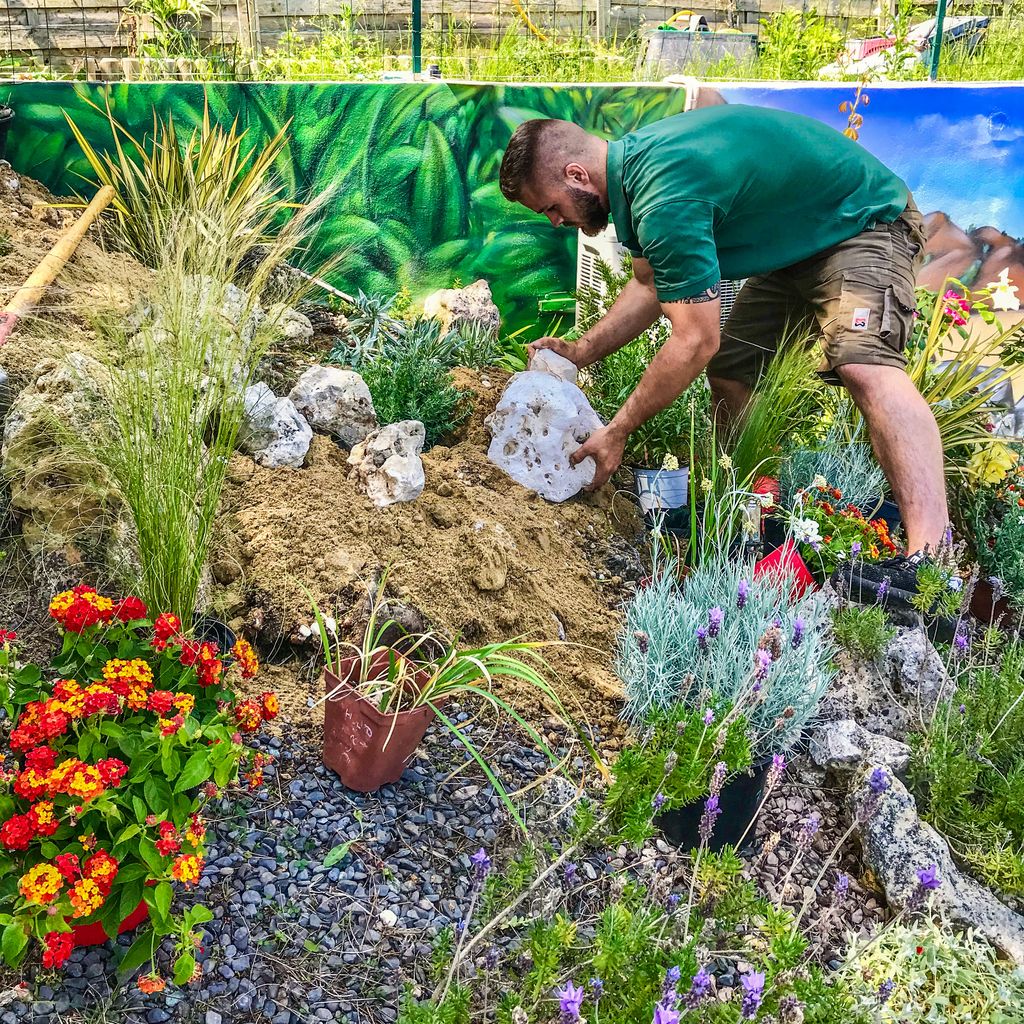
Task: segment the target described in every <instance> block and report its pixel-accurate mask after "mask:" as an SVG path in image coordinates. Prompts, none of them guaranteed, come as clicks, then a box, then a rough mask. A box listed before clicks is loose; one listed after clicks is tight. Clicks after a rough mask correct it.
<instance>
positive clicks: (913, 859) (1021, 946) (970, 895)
mask: <svg viewBox="0 0 1024 1024" xmlns="http://www.w3.org/2000/svg"><path fill="white" fill-rule="evenodd" d="M878 767H879V766H878V765H872V764H870V763H869V764H867V765H865V766H864V768H863V769H862V770H861V772H860V773H859V774H858V776H857V777H856V779H855V780H854V786H853V788H852V790H851V792H850V802H851V805H852V808H851V809H852V811H853V813H854V815H855V817H856V823H857V831H858V832H859V834H860V841H861V846H862V848H863V851H864V858H865V860H866V861H867V862H868V864H870V865H871V868H872V870H873V871H874V874H875V877H876V878H877V879H878V881H879V882H880V883H881V884H882V887H883V888H884V889H885V895H886V898H887V899H888V901H889V904H890V905H891V906H892V907H894V908H895V909H897V910H901V909H903V908H904V907H907V906H908V905H909V906H911V907H914V906H915V905H917V904H919V902H920V900H921V895H922V894H921V893H919V885H918V877H917V872H918V870H920V869H927V868H929V867H930V866H931V865H933V864H934V865H936V867H937V868H938V874H939V877H940V878H941V880H942V884H941V885H940V886H939V888H938V889H936V890H935V891H934V896H933V899H934V901H935V906H936V909H938V910H939V911H940V912H941V913H942V915H943V916H944V917H945V918H946V919H947V920H948V921H951V922H952V923H953V924H957V925H960V926H961V927H963V928H973V929H974V930H975V931H976V932H977V933H978V934H979V935H981V936H983V937H984V938H986V939H987V940H988V941H989V942H991V943H992V945H993V946H995V947H996V948H997V949H999V950H1001V951H1002V952H1003V953H1004V954H1005V955H1006V956H1008V957H1011V958H1012V959H1013V960H1015V961H1016V962H1017V964H1019V965H1021V966H1024V917H1021V916H1020V915H1019V914H1015V913H1014V912H1013V911H1012V910H1010V908H1009V907H1007V906H1006V905H1005V904H1003V903H1001V902H1000V901H999V900H998V899H996V897H995V896H994V895H993V894H992V893H991V892H989V890H988V889H986V888H985V887H984V886H983V885H980V884H979V883H978V882H976V881H974V879H973V878H970V877H968V876H967V875H965V874H963V873H962V872H961V871H960V869H959V868H958V867H957V866H956V864H955V863H954V861H953V857H952V855H951V854H950V851H949V845H948V844H947V843H946V840H945V839H943V838H942V836H940V835H939V833H938V832H936V831H935V829H933V828H932V827H931V825H929V824H928V823H927V822H924V821H922V820H921V819H920V818H919V817H918V814H917V805H916V803H915V802H914V798H913V797H912V796H911V795H910V793H909V792H908V791H907V788H906V787H905V786H904V785H903V783H902V782H900V780H899V779H896V778H893V777H892V776H889V787H888V789H886V790H885V792H883V793H881V794H876V793H874V792H872V789H871V785H870V779H871V775H872V773H873V772H874V770H875V769H876V768H878Z"/></svg>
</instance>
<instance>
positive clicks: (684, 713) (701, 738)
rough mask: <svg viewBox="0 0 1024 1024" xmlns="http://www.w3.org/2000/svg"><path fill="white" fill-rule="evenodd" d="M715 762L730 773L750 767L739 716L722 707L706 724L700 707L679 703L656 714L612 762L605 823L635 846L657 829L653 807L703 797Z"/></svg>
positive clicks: (682, 803)
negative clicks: (716, 717) (634, 740)
mask: <svg viewBox="0 0 1024 1024" xmlns="http://www.w3.org/2000/svg"><path fill="white" fill-rule="evenodd" d="M718 762H722V763H724V764H725V765H726V768H727V770H728V772H729V773H735V772H738V771H743V770H744V769H745V768H747V767H749V765H750V743H749V740H748V738H747V723H746V721H745V720H744V719H742V718H736V717H734V716H732V715H730V714H729V713H728V709H725V710H724V711H721V710H720V712H719V716H718V721H716V722H714V723H712V724H711V725H708V724H706V723H705V721H704V711H702V710H699V709H694V708H687V707H685V706H683V705H675V706H674V707H672V708H669V709H668V710H667V711H664V712H659V713H656V714H655V715H654V716H653V718H652V720H651V722H650V723H649V724H648V727H647V729H646V730H645V732H644V737H643V739H642V740H641V742H640V743H637V744H632V745H630V746H628V747H626V748H625V749H624V750H623V751H622V753H621V754H620V755H619V757H618V758H617V759H616V761H615V764H614V765H613V766H612V777H613V779H614V781H613V783H612V785H611V786H610V787H609V789H608V795H607V798H606V800H605V807H606V809H607V810H608V813H609V818H608V824H609V826H610V827H611V828H612V829H613V830H616V831H617V836H618V838H620V839H621V840H622V841H623V842H627V843H633V844H634V845H636V846H638V847H639V846H640V845H642V844H643V843H644V842H645V841H646V840H647V839H649V838H650V837H651V836H652V835H653V834H654V833H655V831H656V830H655V828H654V827H653V822H652V809H657V810H662V809H664V810H666V811H671V810H675V809H676V808H679V807H683V806H685V805H686V804H688V803H692V802H693V801H695V800H697V799H698V798H700V797H701V796H703V795H704V794H705V793H707V791H708V784H709V782H710V780H711V776H712V773H713V771H714V769H715V765H716V764H717V763H718Z"/></svg>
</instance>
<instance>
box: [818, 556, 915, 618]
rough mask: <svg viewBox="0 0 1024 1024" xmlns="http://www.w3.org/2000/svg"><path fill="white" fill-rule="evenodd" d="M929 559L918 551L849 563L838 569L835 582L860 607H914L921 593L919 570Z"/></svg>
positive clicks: (834, 575) (843, 593)
mask: <svg viewBox="0 0 1024 1024" xmlns="http://www.w3.org/2000/svg"><path fill="white" fill-rule="evenodd" d="M926 557H927V556H926V555H925V554H924V553H923V552H921V551H917V552H915V553H914V554H912V555H900V556H899V557H898V558H886V559H883V560H882V561H881V562H863V561H853V562H848V563H846V564H845V565H842V566H840V567H839V568H838V569H836V571H835V573H834V574H833V576H832V583H833V586H835V588H836V589H837V590H838V591H839V593H840V594H841V595H842V596H843V597H848V598H849V599H850V600H851V601H856V602H857V603H858V604H882V605H884V606H885V607H887V608H912V607H913V605H912V603H911V599H912V598H913V597H914V596H915V595H916V594H917V571H918V569H919V568H920V567H921V565H922V564H923V563H924V562H925V561H926Z"/></svg>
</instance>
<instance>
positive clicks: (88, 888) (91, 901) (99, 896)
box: [68, 878, 103, 917]
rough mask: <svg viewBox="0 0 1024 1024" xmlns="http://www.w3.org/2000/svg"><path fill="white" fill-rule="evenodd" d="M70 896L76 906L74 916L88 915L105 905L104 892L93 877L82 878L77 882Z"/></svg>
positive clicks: (72, 903)
mask: <svg viewBox="0 0 1024 1024" xmlns="http://www.w3.org/2000/svg"><path fill="white" fill-rule="evenodd" d="M68 898H69V899H70V900H71V906H72V907H74V908H75V909H74V912H73V913H72V914H71V916H72V917H88V916H89V915H90V914H92V913H93V912H95V911H97V910H99V908H100V907H102V906H103V893H102V891H101V890H100V887H99V886H98V885H97V884H96V883H95V882H94V881H93V880H92V879H91V878H82V879H79V881H77V882H75V886H74V888H73V889H72V890H71V892H70V894H69V896H68Z"/></svg>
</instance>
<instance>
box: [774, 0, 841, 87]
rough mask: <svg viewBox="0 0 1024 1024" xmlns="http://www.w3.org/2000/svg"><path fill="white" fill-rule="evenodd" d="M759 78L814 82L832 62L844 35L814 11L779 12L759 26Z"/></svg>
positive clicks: (830, 20)
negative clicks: (812, 80) (811, 80)
mask: <svg viewBox="0 0 1024 1024" xmlns="http://www.w3.org/2000/svg"><path fill="white" fill-rule="evenodd" d="M758 43H759V46H758V51H759V52H758V59H757V65H758V74H759V75H760V76H762V77H764V78H773V79H782V80H791V79H816V78H817V77H818V72H819V71H820V70H821V68H822V67H824V66H825V65H826V64H828V63H830V62H831V61H833V60H835V58H836V55H837V54H838V53H839V51H840V49H841V48H842V45H843V35H842V32H841V31H840V30H839V28H838V26H837V25H836V24H835V23H834V21H833V20H832V19H829V18H823V17H820V16H818V15H817V14H815V13H814V12H813V11H811V12H809V13H807V12H801V11H780V12H778V13H776V14H772V15H770V16H769V17H767V18H765V19H764V20H762V22H761V31H760V35H759V38H758Z"/></svg>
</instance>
